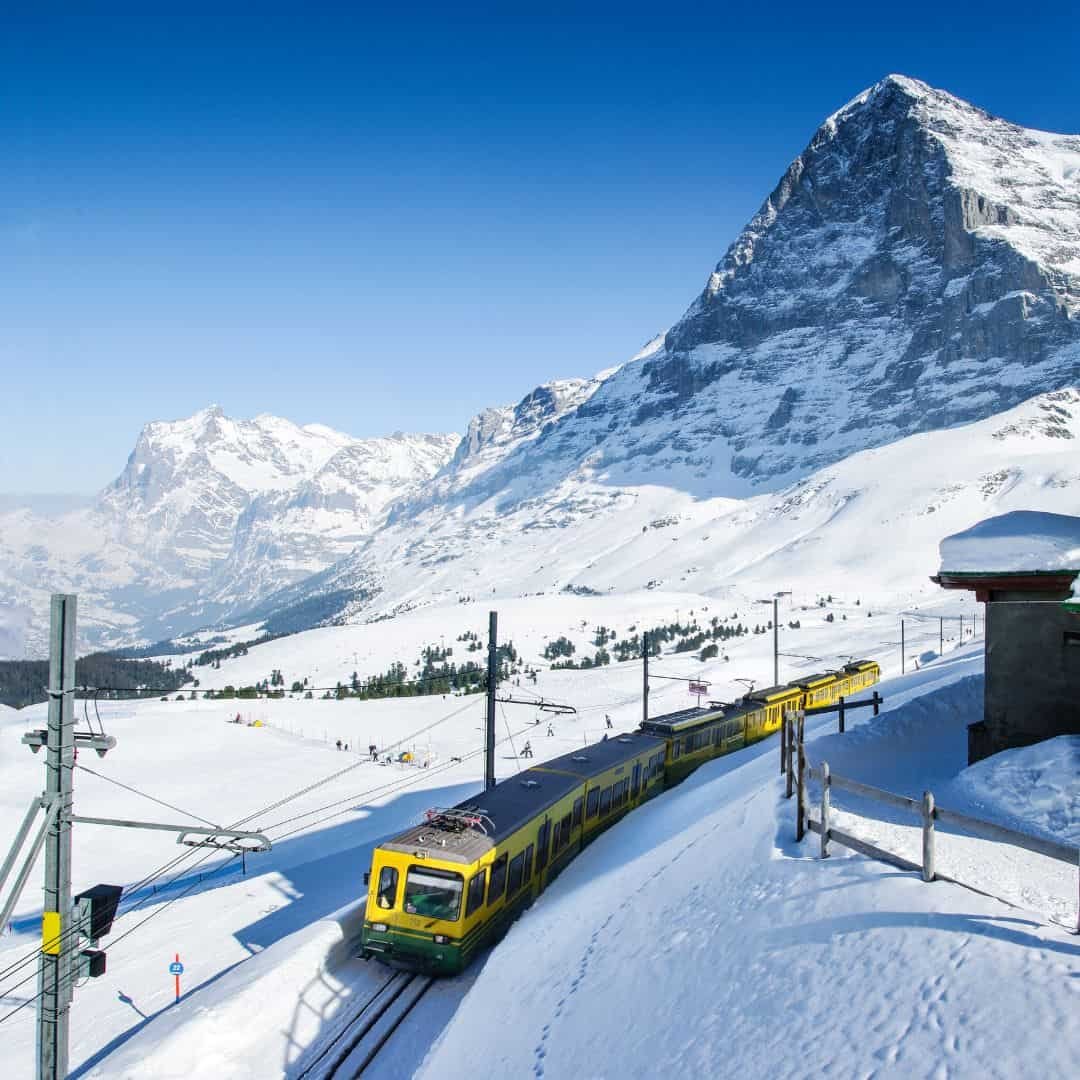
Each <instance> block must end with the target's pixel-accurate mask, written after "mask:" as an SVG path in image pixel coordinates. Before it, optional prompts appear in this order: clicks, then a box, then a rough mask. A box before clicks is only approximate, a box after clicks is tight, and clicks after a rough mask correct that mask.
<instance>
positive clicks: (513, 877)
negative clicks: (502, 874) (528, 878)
mask: <svg viewBox="0 0 1080 1080" xmlns="http://www.w3.org/2000/svg"><path fill="white" fill-rule="evenodd" d="M524 880H525V852H524V851H523V852H522V853H521V854H520V855H515V856H514V857H513V858H512V859H511V860H510V871H509V873H508V874H507V875H506V895H507V896H513V895H514V893H516V892H517V891H518V889H520V888H521V883H522V881H524Z"/></svg>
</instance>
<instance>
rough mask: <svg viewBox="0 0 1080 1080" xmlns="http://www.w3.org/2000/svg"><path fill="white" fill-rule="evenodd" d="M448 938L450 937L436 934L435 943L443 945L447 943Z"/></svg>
mask: <svg viewBox="0 0 1080 1080" xmlns="http://www.w3.org/2000/svg"><path fill="white" fill-rule="evenodd" d="M449 940H450V939H449V938H448V937H447V936H446V935H445V934H436V935H435V944H436V945H445V944H446V943H447V941H449Z"/></svg>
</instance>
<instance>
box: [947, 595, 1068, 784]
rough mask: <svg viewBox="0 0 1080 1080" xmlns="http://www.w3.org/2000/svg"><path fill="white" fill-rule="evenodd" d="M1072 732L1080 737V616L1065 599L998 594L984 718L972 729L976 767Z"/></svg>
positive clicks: (991, 618) (990, 613) (990, 628)
mask: <svg viewBox="0 0 1080 1080" xmlns="http://www.w3.org/2000/svg"><path fill="white" fill-rule="evenodd" d="M1065 734H1080V619H1078V618H1077V617H1076V616H1075V615H1071V614H1069V613H1068V612H1067V611H1066V610H1065V609H1064V608H1063V607H1062V606H1061V602H1060V599H1056V600H1043V599H1040V600H1038V601H1033V600H1032V598H1031V595H1030V594H1013V595H1010V594H994V595H993V596H992V597H991V600H990V603H988V604H987V605H986V702H985V708H984V718H983V722H982V724H973V725H972V727H971V728H970V729H969V739H968V758H969V763H970V762H974V761H978V760H980V759H981V758H984V757H988V756H989V755H990V754H995V753H997V752H998V751H999V750H1006V749H1009V748H1010V747H1015V746H1028V745H1030V744H1031V743H1035V742H1039V741H1040V740H1041V739H1049V738H1053V737H1054V736H1055V735H1065Z"/></svg>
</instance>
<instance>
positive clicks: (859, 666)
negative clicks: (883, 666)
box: [844, 660, 878, 671]
mask: <svg viewBox="0 0 1080 1080" xmlns="http://www.w3.org/2000/svg"><path fill="white" fill-rule="evenodd" d="M877 666H878V663H877V661H876V660H852V661H851V663H850V664H845V665H844V670H845V671H864V670H865V669H866V668H868V667H877Z"/></svg>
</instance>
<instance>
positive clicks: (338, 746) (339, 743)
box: [334, 739, 341, 750]
mask: <svg viewBox="0 0 1080 1080" xmlns="http://www.w3.org/2000/svg"><path fill="white" fill-rule="evenodd" d="M334 745H335V746H336V747H337V748H338V749H339V750H340V749H341V740H340V739H338V741H337V742H336V743H335V744H334Z"/></svg>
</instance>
